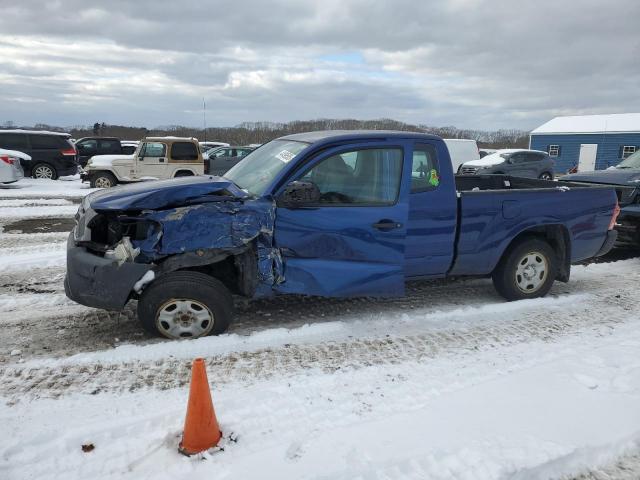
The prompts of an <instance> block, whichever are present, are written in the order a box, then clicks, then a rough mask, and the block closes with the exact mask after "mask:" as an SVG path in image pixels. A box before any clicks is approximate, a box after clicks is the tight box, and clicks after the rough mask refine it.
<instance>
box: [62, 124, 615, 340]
mask: <svg viewBox="0 0 640 480" xmlns="http://www.w3.org/2000/svg"><path fill="white" fill-rule="evenodd" d="M617 212H618V203H617V197H616V193H615V191H614V189H613V188H612V187H598V186H587V185H580V184H572V183H564V184H562V185H559V184H558V183H557V182H551V181H546V180H538V179H525V178H515V177H509V176H504V175H478V176H458V177H456V176H455V175H454V174H453V170H452V167H451V161H450V158H449V153H448V151H447V147H446V145H445V143H444V142H443V141H442V139H440V138H439V137H435V136H431V135H425V134H418V133H407V132H384V131H353V132H350V131H325V132H311V133H303V134H295V135H289V136H286V137H282V138H279V139H276V140H273V141H271V142H269V143H267V144H265V145H263V146H261V147H260V148H258V149H257V150H255V151H254V152H252V153H250V154H249V155H248V156H247V157H245V158H244V159H243V160H242V161H241V162H240V163H239V164H237V165H236V166H235V167H234V168H232V169H231V170H230V171H229V172H227V173H226V174H225V176H224V177H212V176H199V177H190V178H179V179H174V180H167V181H157V182H148V183H141V184H137V185H131V186H125V187H118V188H114V189H109V190H102V191H98V192H95V193H93V194H91V195H89V196H87V197H86V198H85V199H84V201H83V202H82V204H81V206H80V208H79V210H78V213H77V215H76V226H75V228H74V230H73V232H72V233H71V234H70V236H69V240H68V247H67V248H68V251H67V276H66V279H65V289H66V293H67V296H68V297H69V298H71V299H72V300H74V301H76V302H78V303H81V304H83V305H88V306H91V307H97V308H103V309H108V310H121V309H123V308H124V307H125V305H126V304H127V302H129V301H130V300H131V299H137V300H138V305H137V309H138V317H139V319H140V320H141V322H142V324H143V326H144V327H145V328H147V329H148V330H150V331H152V332H155V333H159V334H161V335H164V336H166V337H169V338H185V337H191V338H193V337H200V336H203V335H208V334H219V333H221V332H223V331H225V330H226V328H227V327H228V325H229V322H230V321H231V319H232V313H233V301H232V295H233V294H235V295H242V296H245V297H249V298H258V297H266V296H271V295H276V294H303V295H317V296H325V297H352V296H372V297H382V296H399V295H403V293H404V289H405V283H406V282H407V281H411V280H417V279H436V278H443V277H448V276H456V277H457V276H479V277H492V278H493V283H494V285H495V288H496V289H497V291H498V292H499V293H500V294H501V295H502V296H503V297H504V298H506V299H507V300H518V299H527V298H535V297H540V296H543V295H545V294H546V293H547V292H548V291H549V289H550V288H551V285H552V284H553V282H554V281H555V280H560V281H563V282H566V281H568V280H569V273H570V268H571V264H572V263H575V262H579V261H583V260H586V259H589V258H592V257H594V256H598V255H603V254H604V253H606V252H607V251H608V250H609V249H610V248H611V246H612V245H613V242H614V241H615V236H616V232H615V231H614V230H613V225H614V222H615V217H616V214H617Z"/></svg>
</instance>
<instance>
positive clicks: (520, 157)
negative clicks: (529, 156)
mask: <svg viewBox="0 0 640 480" xmlns="http://www.w3.org/2000/svg"><path fill="white" fill-rule="evenodd" d="M510 159H511V163H512V164H513V165H520V164H522V163H524V162H525V155H524V153H515V154H513V155H511V157H510Z"/></svg>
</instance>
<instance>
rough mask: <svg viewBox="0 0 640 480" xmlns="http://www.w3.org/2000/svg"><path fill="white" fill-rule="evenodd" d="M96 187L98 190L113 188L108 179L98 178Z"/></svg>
mask: <svg viewBox="0 0 640 480" xmlns="http://www.w3.org/2000/svg"><path fill="white" fill-rule="evenodd" d="M95 185H96V187H98V188H111V180H109V179H108V178H106V177H98V178H96V181H95Z"/></svg>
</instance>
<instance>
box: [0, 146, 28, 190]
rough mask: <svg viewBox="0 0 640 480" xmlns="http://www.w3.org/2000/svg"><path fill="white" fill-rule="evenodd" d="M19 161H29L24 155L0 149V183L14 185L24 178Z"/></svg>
mask: <svg viewBox="0 0 640 480" xmlns="http://www.w3.org/2000/svg"><path fill="white" fill-rule="evenodd" d="M20 159H22V160H25V161H27V162H30V161H31V157H30V156H29V155H27V154H26V153H22V152H17V151H15V150H5V149H4V148H0V183H14V182H17V181H18V180H20V179H21V178H23V177H24V172H23V171H22V166H20Z"/></svg>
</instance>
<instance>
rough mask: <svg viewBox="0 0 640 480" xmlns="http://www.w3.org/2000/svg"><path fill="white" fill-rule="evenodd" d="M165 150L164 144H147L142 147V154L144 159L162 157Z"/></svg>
mask: <svg viewBox="0 0 640 480" xmlns="http://www.w3.org/2000/svg"><path fill="white" fill-rule="evenodd" d="M166 148H167V147H166V145H165V144H164V143H155V142H148V143H145V144H144V147H142V153H143V154H144V156H145V157H164V154H165V152H166Z"/></svg>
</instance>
